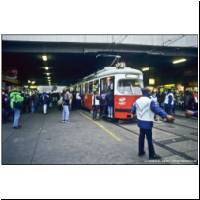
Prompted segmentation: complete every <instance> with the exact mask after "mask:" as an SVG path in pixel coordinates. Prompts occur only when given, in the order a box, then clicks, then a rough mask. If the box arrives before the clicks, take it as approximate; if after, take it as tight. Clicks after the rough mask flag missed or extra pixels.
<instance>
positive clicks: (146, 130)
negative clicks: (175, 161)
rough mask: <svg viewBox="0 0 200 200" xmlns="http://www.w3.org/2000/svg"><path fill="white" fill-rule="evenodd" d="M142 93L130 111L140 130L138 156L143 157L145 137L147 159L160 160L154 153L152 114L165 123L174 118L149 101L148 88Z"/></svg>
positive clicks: (149, 91)
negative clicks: (147, 149) (135, 117)
mask: <svg viewBox="0 0 200 200" xmlns="http://www.w3.org/2000/svg"><path fill="white" fill-rule="evenodd" d="M142 92H143V96H142V97H140V98H139V99H137V100H136V102H135V103H134V104H133V106H132V109H131V111H132V113H133V114H136V116H137V124H138V127H139V128H140V135H139V153H138V156H143V155H145V151H144V140H145V136H146V137H147V141H148V147H149V159H150V160H152V159H161V157H160V156H159V155H157V154H156V153H155V150H154V146H153V141H152V128H153V120H154V114H157V115H159V116H160V117H162V118H164V119H165V120H167V121H173V120H174V117H173V116H171V115H168V114H167V113H166V112H165V111H164V110H162V109H161V108H160V107H159V105H158V104H156V103H155V102H154V101H153V100H151V98H150V95H151V90H150V88H148V87H146V88H144V89H143V91H142Z"/></svg>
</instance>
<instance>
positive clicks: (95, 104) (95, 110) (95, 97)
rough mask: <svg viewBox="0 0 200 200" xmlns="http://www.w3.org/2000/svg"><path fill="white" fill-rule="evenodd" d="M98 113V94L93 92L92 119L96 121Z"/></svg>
mask: <svg viewBox="0 0 200 200" xmlns="http://www.w3.org/2000/svg"><path fill="white" fill-rule="evenodd" d="M99 111H100V96H99V95H98V92H97V91H95V92H94V94H93V95H92V118H93V119H94V120H96V119H97V113H98V112H99Z"/></svg>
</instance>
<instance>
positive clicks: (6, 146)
mask: <svg viewBox="0 0 200 200" xmlns="http://www.w3.org/2000/svg"><path fill="white" fill-rule="evenodd" d="M21 121H22V128H21V129H17V130H15V129H13V128H12V124H11V123H7V124H3V125H2V164H196V163H197V162H198V160H197V159H198V128H197V127H198V121H197V120H195V119H188V118H184V117H177V118H176V121H175V123H174V124H169V123H164V122H162V121H158V122H155V128H154V129H153V138H154V144H155V149H156V152H157V154H159V155H160V156H162V160H161V161H157V160H154V161H150V160H148V154H147V155H145V156H144V157H138V155H137V154H138V133H139V129H138V127H137V125H136V123H135V122H131V123H130V122H129V123H127V122H123V121H121V122H119V123H117V124H115V123H111V122H109V121H105V120H100V121H93V120H92V119H91V116H90V114H89V112H87V111H84V110H78V111H72V112H71V114H70V122H69V123H62V122H61V112H60V111H58V110H55V109H54V110H51V111H49V113H48V114H47V115H43V114H41V113H34V114H23V115H22V120H21ZM146 147H147V144H146ZM146 152H148V150H147V149H146Z"/></svg>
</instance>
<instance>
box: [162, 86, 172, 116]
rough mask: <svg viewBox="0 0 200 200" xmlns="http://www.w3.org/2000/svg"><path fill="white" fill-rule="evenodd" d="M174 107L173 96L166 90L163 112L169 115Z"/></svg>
mask: <svg viewBox="0 0 200 200" xmlns="http://www.w3.org/2000/svg"><path fill="white" fill-rule="evenodd" d="M173 107H174V94H173V93H172V92H171V89H168V91H167V94H166V95H165V100H164V108H165V112H166V113H167V114H169V115H171V114H172V111H173Z"/></svg>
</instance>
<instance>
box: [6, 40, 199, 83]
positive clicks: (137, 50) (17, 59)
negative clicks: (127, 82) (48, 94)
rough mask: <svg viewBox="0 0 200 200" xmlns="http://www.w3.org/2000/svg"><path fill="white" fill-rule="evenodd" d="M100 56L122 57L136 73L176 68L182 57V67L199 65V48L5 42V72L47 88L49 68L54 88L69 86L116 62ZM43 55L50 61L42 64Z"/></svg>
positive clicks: (25, 81)
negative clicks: (183, 59) (146, 67)
mask: <svg viewBox="0 0 200 200" xmlns="http://www.w3.org/2000/svg"><path fill="white" fill-rule="evenodd" d="M99 54H103V55H106V54H116V55H120V56H121V57H122V61H125V62H126V63H127V66H130V67H133V68H136V69H141V67H144V66H150V67H154V68H169V67H174V65H173V64H172V61H173V60H174V59H177V58H182V57H184V58H186V59H187V62H185V63H183V64H180V65H179V66H185V65H187V66H193V65H197V62H198V57H197V55H198V49H197V48H196V47H161V46H151V45H132V44H107V43H73V42H38V41H37V42H36V41H34V42H33V41H8V40H3V41H2V69H3V71H7V70H9V69H12V68H14V69H17V71H18V76H19V80H20V81H21V82H22V84H26V83H27V81H28V80H35V81H36V83H37V84H38V85H46V84H47V80H46V78H45V74H44V73H45V72H47V71H46V70H45V69H44V67H46V66H48V67H49V70H48V71H49V72H50V73H51V78H52V84H56V85H68V84H71V83H74V82H76V81H79V80H80V79H82V78H83V77H85V76H87V75H89V74H91V73H93V72H95V71H97V70H99V69H101V68H102V67H103V66H108V65H109V64H111V62H112V60H113V58H109V57H107V58H106V57H103V58H101V57H98V58H97V57H96V56H97V55H99ZM43 55H46V56H47V58H48V59H47V61H43V60H42V56H43Z"/></svg>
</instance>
